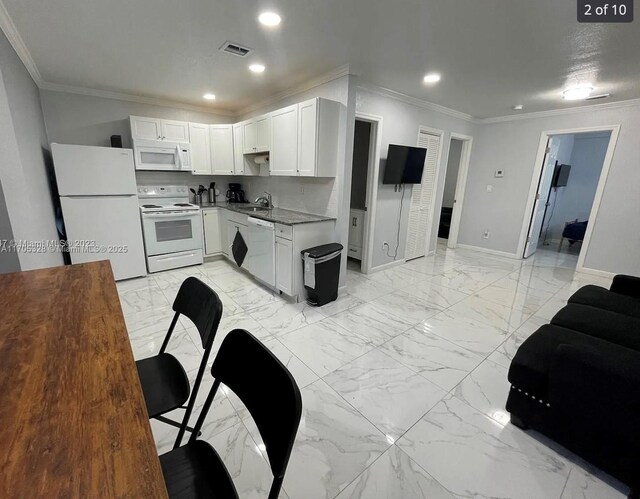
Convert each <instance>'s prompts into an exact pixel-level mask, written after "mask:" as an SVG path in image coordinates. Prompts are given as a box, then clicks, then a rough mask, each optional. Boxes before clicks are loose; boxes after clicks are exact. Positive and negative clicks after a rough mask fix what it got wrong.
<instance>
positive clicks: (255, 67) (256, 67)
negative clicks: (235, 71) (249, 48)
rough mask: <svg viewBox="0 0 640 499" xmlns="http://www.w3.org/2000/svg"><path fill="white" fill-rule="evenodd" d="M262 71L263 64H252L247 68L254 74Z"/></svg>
mask: <svg viewBox="0 0 640 499" xmlns="http://www.w3.org/2000/svg"><path fill="white" fill-rule="evenodd" d="M264 69H265V68H264V65H263V64H252V65H251V66H249V71H253V72H254V73H264Z"/></svg>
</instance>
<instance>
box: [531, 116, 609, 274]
mask: <svg viewBox="0 0 640 499" xmlns="http://www.w3.org/2000/svg"><path fill="white" fill-rule="evenodd" d="M618 130H619V126H610V127H602V128H591V129H577V130H560V131H555V132H543V134H542V137H541V141H540V148H539V152H538V158H537V161H536V163H537V165H539V166H538V167H537V168H536V173H537V175H534V182H532V192H533V194H534V197H533V199H530V207H529V209H528V213H529V217H528V219H527V224H526V226H524V227H523V234H524V235H525V236H526V239H523V238H522V237H521V244H520V251H522V253H521V254H522V256H523V258H525V259H526V258H530V257H531V256H532V255H534V254H535V253H536V252H541V251H544V252H545V254H551V253H549V252H553V253H555V254H563V255H567V257H568V258H570V257H571V256H573V257H575V259H574V263H575V265H576V268H577V269H578V270H581V269H582V266H583V263H584V257H585V255H586V250H587V248H588V245H589V240H590V237H591V232H592V230H593V225H594V222H595V220H596V217H597V212H598V208H599V205H600V200H601V198H602V191H603V190H604V185H605V182H606V177H607V175H608V172H609V168H610V165H611V159H612V157H613V151H614V149H615V143H616V141H617V136H618ZM534 189H535V190H534ZM530 197H531V196H530ZM529 210H530V211H529ZM525 230H526V232H525Z"/></svg>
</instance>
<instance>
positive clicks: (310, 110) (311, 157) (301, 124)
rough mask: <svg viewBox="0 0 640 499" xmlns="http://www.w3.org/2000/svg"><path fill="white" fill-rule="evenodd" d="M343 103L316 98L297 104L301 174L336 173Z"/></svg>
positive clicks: (329, 174) (299, 167)
mask: <svg viewBox="0 0 640 499" xmlns="http://www.w3.org/2000/svg"><path fill="white" fill-rule="evenodd" d="M339 123H340V103H339V102H335V101H332V100H328V99H322V98H315V99H311V100H308V101H305V102H301V103H300V104H298V175H300V176H304V177H335V176H336V171H337V162H338V128H339Z"/></svg>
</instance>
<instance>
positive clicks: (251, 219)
mask: <svg viewBox="0 0 640 499" xmlns="http://www.w3.org/2000/svg"><path fill="white" fill-rule="evenodd" d="M247 223H249V224H251V225H259V226H260V227H264V228H265V229H275V225H274V223H273V222H267V221H266V220H261V219H260V218H254V217H249V218H247Z"/></svg>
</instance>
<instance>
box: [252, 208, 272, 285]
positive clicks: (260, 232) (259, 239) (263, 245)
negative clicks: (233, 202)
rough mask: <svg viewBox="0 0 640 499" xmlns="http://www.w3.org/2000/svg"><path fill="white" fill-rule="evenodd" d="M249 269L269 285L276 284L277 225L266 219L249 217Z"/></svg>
mask: <svg viewBox="0 0 640 499" xmlns="http://www.w3.org/2000/svg"><path fill="white" fill-rule="evenodd" d="M247 222H248V224H249V235H248V239H249V240H248V241H247V247H248V248H249V251H248V253H247V258H248V260H249V261H248V264H247V270H248V271H249V272H251V273H252V274H253V276H254V277H256V278H257V279H260V280H261V281H262V282H264V283H266V284H268V285H269V286H275V285H276V256H275V247H276V231H275V225H274V224H273V223H272V222H267V221H266V220H260V219H259V218H253V217H249V218H248V219H247Z"/></svg>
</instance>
